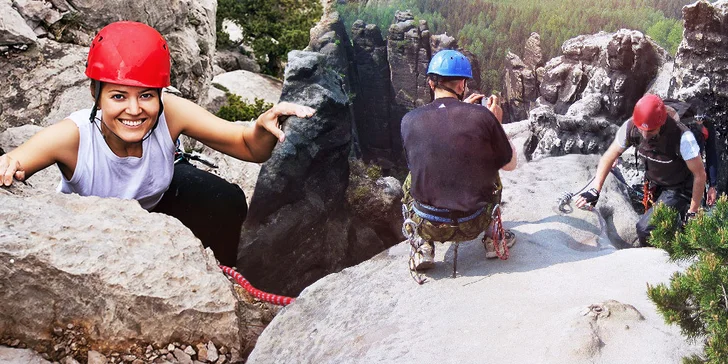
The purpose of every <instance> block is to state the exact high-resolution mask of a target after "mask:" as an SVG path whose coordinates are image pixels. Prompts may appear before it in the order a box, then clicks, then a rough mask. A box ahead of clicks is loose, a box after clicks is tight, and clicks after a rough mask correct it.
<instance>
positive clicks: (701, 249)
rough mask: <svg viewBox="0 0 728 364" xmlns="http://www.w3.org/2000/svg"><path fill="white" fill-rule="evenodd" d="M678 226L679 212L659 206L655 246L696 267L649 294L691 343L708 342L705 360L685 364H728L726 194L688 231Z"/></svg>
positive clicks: (696, 358) (650, 288)
mask: <svg viewBox="0 0 728 364" xmlns="http://www.w3.org/2000/svg"><path fill="white" fill-rule="evenodd" d="M676 221H677V212H676V211H675V210H673V209H670V208H667V207H665V206H664V205H660V206H658V207H656V208H655V212H654V215H653V217H652V220H651V222H652V223H655V224H656V225H655V226H656V229H655V230H654V231H653V232H652V236H651V238H650V244H652V245H654V246H655V247H658V248H662V249H664V250H665V251H667V253H668V254H669V255H670V260H672V261H684V262H690V263H691V265H690V266H689V267H688V268H687V269H686V270H685V271H684V272H677V273H675V274H674V275H673V276H672V277H671V278H670V284H669V286H668V285H665V284H658V285H656V286H650V285H648V287H647V294H648V296H649V297H650V299H651V300H652V301H653V302H655V304H656V305H657V309H658V311H659V312H660V313H661V314H662V316H663V317H664V318H665V321H666V322H667V323H669V324H677V325H679V326H680V328H681V331H682V333H683V335H685V336H687V337H688V338H689V339H691V340H704V344H705V351H704V353H703V355H701V356H692V357H689V358H684V359H683V362H684V363H710V364H719V363H728V288H726V286H728V198H726V196H725V195H723V196H722V197H721V198H720V199H719V200H718V202H717V203H716V206H715V207H714V208H713V209H712V210H711V211H710V213H701V214H700V215H698V217H697V218H696V219H694V220H692V221H690V222H689V223H688V224H687V225H686V226H685V229H684V230H680V229H679V227H678V226H677V223H676Z"/></svg>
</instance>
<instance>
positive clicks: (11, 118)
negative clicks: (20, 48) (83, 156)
mask: <svg viewBox="0 0 728 364" xmlns="http://www.w3.org/2000/svg"><path fill="white" fill-rule="evenodd" d="M87 53H88V50H87V49H86V48H85V47H81V46H75V45H68V44H63V45H62V44H60V43H57V42H54V41H51V40H47V39H39V40H38V42H37V43H36V45H35V46H34V47H31V48H30V49H29V50H28V51H26V52H23V53H11V54H9V55H8V58H5V59H3V60H2V61H0V62H2V63H3V65H4V66H3V67H0V80H1V81H0V85H1V86H2V88H3V89H4V90H6V91H5V92H3V93H2V94H1V95H0V103H2V105H3V108H2V113H1V114H0V116H1V118H0V131H2V130H5V129H7V128H9V127H14V126H21V125H25V124H33V125H41V126H47V125H50V124H52V123H55V122H57V121H59V120H61V119H63V118H65V117H67V116H68V115H70V114H71V112H73V111H75V110H78V109H82V108H89V107H91V105H92V104H93V98H92V97H91V91H90V90H89V81H88V79H87V78H86V76H85V75H84V74H83V72H84V64H85V62H86V55H87ZM28 70H32V72H28ZM79 95H83V96H80V97H78V96H79ZM67 96H70V97H67ZM56 110H57V111H56ZM60 110H63V111H60ZM51 114H52V115H54V116H53V117H54V120H51V116H50V115H51Z"/></svg>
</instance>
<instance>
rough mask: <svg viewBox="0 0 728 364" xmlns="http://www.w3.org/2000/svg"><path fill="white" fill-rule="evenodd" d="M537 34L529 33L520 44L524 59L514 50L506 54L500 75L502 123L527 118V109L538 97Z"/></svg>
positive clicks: (540, 64) (540, 53)
mask: <svg viewBox="0 0 728 364" xmlns="http://www.w3.org/2000/svg"><path fill="white" fill-rule="evenodd" d="M542 59H543V55H542V52H541V37H540V36H539V34H538V33H531V36H530V37H529V38H528V40H527V41H526V46H525V47H524V60H521V58H520V57H519V56H518V55H516V54H515V53H512V52H508V54H507V55H506V62H505V70H504V75H503V89H504V95H503V97H504V100H503V105H502V106H503V122H504V123H510V122H514V121H520V120H525V119H528V112H529V111H530V110H532V109H533V108H534V107H535V102H536V99H537V98H538V96H539V84H540V82H541V78H540V77H539V76H538V75H539V74H543V68H542V66H543V63H542Z"/></svg>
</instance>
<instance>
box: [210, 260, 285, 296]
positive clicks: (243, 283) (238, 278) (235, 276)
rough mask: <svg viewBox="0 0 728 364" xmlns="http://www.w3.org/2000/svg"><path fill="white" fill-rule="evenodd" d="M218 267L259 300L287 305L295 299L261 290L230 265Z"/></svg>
mask: <svg viewBox="0 0 728 364" xmlns="http://www.w3.org/2000/svg"><path fill="white" fill-rule="evenodd" d="M220 269H222V271H223V272H225V274H227V275H228V276H230V277H232V278H233V279H234V280H235V282H237V283H238V284H239V285H240V286H241V287H243V288H245V290H246V291H248V292H249V293H250V294H252V295H253V297H255V298H257V299H259V300H261V301H265V302H268V303H272V304H274V305H278V306H288V305H290V304H291V303H293V302H295V301H296V299H295V298H292V297H286V296H278V295H274V294H271V293H267V292H263V291H261V290H259V289H257V288H255V287H253V285H252V284H250V282H248V280H247V279H245V277H243V276H242V275H241V274H240V273H238V272H237V271H235V270H234V269H232V268H230V267H226V266H224V265H221V266H220Z"/></svg>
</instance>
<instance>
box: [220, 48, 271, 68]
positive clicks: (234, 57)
mask: <svg viewBox="0 0 728 364" xmlns="http://www.w3.org/2000/svg"><path fill="white" fill-rule="evenodd" d="M215 64H217V65H218V66H220V68H222V69H224V70H225V71H226V72H232V71H237V70H243V71H250V72H254V73H258V72H260V66H259V65H258V63H256V62H255V60H254V59H252V58H250V57H247V56H245V55H244V54H242V53H240V52H236V51H228V50H225V51H217V52H215Z"/></svg>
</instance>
